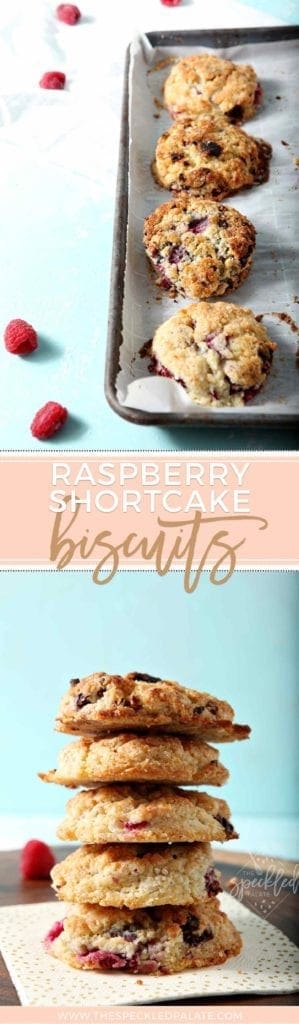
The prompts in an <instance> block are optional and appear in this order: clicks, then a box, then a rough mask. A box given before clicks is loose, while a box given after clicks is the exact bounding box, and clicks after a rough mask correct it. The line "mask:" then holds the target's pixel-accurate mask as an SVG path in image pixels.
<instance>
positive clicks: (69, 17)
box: [56, 4, 81, 25]
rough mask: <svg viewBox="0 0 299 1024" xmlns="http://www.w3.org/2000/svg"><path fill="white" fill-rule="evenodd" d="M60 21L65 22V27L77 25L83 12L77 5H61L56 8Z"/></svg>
mask: <svg viewBox="0 0 299 1024" xmlns="http://www.w3.org/2000/svg"><path fill="white" fill-rule="evenodd" d="M56 17H57V18H58V21H64V23H65V25H76V24H77V21H80V18H81V11H79V7H76V5H75V4H59V7H56Z"/></svg>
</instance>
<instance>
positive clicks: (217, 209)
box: [144, 193, 255, 299]
mask: <svg viewBox="0 0 299 1024" xmlns="http://www.w3.org/2000/svg"><path fill="white" fill-rule="evenodd" d="M144 244H145V248H146V252H147V255H148V257H149V259H150V261H151V263H152V265H153V267H154V269H155V271H156V272H157V274H158V283H159V284H160V285H161V287H162V288H167V289H168V295H172V296H175V295H177V294H179V295H183V296H184V295H188V296H190V297H191V298H200V299H205V298H209V296H211V295H223V294H224V293H225V292H227V291H232V290H233V289H235V288H238V287H239V285H240V284H241V283H242V281H244V280H245V278H246V277H247V275H248V273H249V270H250V267H251V264H252V253H253V250H254V247H255V229H254V227H253V224H251V222H250V221H249V220H248V219H247V217H244V215H243V214H241V213H239V212H238V210H234V209H233V207H228V206H223V205H220V204H219V203H216V202H212V201H207V200H202V199H198V198H197V197H196V196H193V195H188V194H186V193H185V194H184V195H181V196H176V197H175V198H173V199H170V200H169V202H167V203H163V204H162V206H159V207H158V208H157V209H156V210H154V212H153V213H150V214H149V216H148V217H146V219H145V222H144Z"/></svg>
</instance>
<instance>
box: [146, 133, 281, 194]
mask: <svg viewBox="0 0 299 1024" xmlns="http://www.w3.org/2000/svg"><path fill="white" fill-rule="evenodd" d="M271 152H272V150H271V146H269V144H268V143H267V142H264V141H263V139H255V138H253V136H251V135H247V133H246V132H244V131H242V129H241V128H237V127H235V126H233V125H230V124H228V121H227V118H226V117H224V115H223V114H220V113H217V114H215V113H213V115H211V114H203V115H202V116H201V117H198V118H196V120H193V121H190V120H185V121H178V122H176V123H175V124H174V125H172V127H171V128H169V129H168V131H166V132H164V134H163V135H161V136H160V138H159V139H158V142H157V147H156V157H155V161H154V163H153V174H154V177H155V178H156V180H157V182H158V184H159V185H162V187H163V188H167V189H170V190H172V191H174V192H191V193H192V194H193V195H197V196H200V198H201V199H216V200H217V201H219V200H221V199H225V197H226V196H230V195H233V193H234V192H239V191H240V189H243V188H251V187H252V185H261V184H262V183H263V182H265V181H267V179H268V174H269V160H270V157H271Z"/></svg>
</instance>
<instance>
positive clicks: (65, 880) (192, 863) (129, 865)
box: [51, 843, 221, 909]
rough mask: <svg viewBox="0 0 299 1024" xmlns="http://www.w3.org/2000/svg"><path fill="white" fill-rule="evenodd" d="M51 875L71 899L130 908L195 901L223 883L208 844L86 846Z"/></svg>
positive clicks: (56, 886)
mask: <svg viewBox="0 0 299 1024" xmlns="http://www.w3.org/2000/svg"><path fill="white" fill-rule="evenodd" d="M206 875H207V877H205V876H206ZM51 876H52V880H53V886H54V889H55V890H56V893H57V896H58V897H59V899H61V900H65V901H66V902H67V903H98V904H100V905H101V906H105V907H109V906H110V907H130V908H131V909H135V908H138V907H152V906H159V905H160V906H161V905H162V904H165V903H169V904H175V905H179V904H182V905H185V904H188V903H194V901H196V900H197V899H198V898H200V897H203V896H207V895H208V894H209V893H210V892H211V893H212V894H215V893H217V892H219V891H220V888H221V887H220V885H219V882H218V878H219V875H218V872H215V871H214V868H213V861H212V850H211V847H210V845H209V844H208V843H185V844H184V843H180V844H178V843H174V844H172V845H171V844H169V843H166V844H165V845H162V846H159V845H155V843H151V844H150V845H149V846H143V845H142V844H137V843H136V844H135V843H121V844H117V843H113V844H112V845H109V844H107V845H95V846H83V847H82V848H81V849H79V850H75V852H74V853H71V854H70V855H69V856H68V857H66V859H65V860H64V861H62V862H61V863H60V864H56V865H55V867H54V868H53V870H52V872H51Z"/></svg>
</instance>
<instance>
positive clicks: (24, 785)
mask: <svg viewBox="0 0 299 1024" xmlns="http://www.w3.org/2000/svg"><path fill="white" fill-rule="evenodd" d="M0 583H1V627H0V657H1V664H2V676H3V682H2V694H1V732H2V739H1V746H0V762H1V764H0V777H1V779H2V785H1V799H0V815H1V814H20V815H23V816H24V815H35V814H44V815H48V816H49V817H51V815H56V814H57V815H59V814H60V815H61V814H62V813H63V808H64V804H65V799H66V795H67V794H66V792H65V791H64V790H63V789H60V787H55V786H45V785H43V784H42V783H41V782H40V781H39V780H38V779H37V778H36V771H37V770H38V769H39V770H47V769H49V768H52V767H55V764H56V756H57V752H58V750H59V749H60V748H61V747H62V746H64V745H65V744H66V743H68V742H71V738H70V737H66V736H61V735H60V736H59V735H58V734H55V733H53V732H52V724H53V719H54V716H55V713H56V710H57V706H58V702H59V700H60V697H61V695H62V694H63V692H64V691H65V689H66V686H67V683H68V680H69V679H70V678H71V677H72V676H76V677H77V676H81V675H86V674H88V673H89V672H92V671H94V670H101V669H106V671H108V672H109V671H111V672H112V671H113V672H115V671H116V672H120V673H122V672H126V671H129V670H130V669H131V670H133V669H139V670H140V671H148V672H150V673H153V674H157V675H160V674H161V675H163V674H165V675H166V677H168V678H174V679H178V680H181V681H182V682H184V683H185V684H187V685H188V684H189V685H191V686H192V687H195V688H198V689H202V690H207V691H209V692H211V693H212V694H216V695H217V696H220V697H223V698H225V699H227V700H228V701H231V702H232V704H233V705H234V707H235V709H236V720H237V721H239V722H249V723H250V725H251V726H252V738H251V740H250V741H249V742H247V741H246V742H243V743H235V744H224V745H222V747H221V756H222V760H223V763H224V764H226V765H227V766H228V767H229V769H230V770H231V779H230V781H229V783H228V785H227V786H226V787H225V790H224V791H223V795H224V796H225V797H227V799H228V801H229V803H230V804H231V806H232V808H233V811H234V815H235V818H236V820H237V818H238V815H245V816H249V817H250V816H253V817H255V816H265V817H269V818H273V817H275V816H276V815H277V816H284V817H288V816H292V815H294V814H295V813H296V810H298V797H297V794H298V784H297V786H296V778H295V772H296V740H297V737H296V733H297V721H298V711H297V710H296V657H297V663H298V646H299V644H298V630H297V628H296V623H297V622H298V592H299V576H298V574H296V573H235V575H234V576H233V577H232V578H231V580H230V581H229V583H228V584H225V585H224V586H222V587H215V586H212V584H211V583H210V582H209V579H208V577H207V575H205V576H204V577H203V578H202V581H201V583H200V585H199V588H198V590H197V592H196V593H195V594H194V595H191V596H187V595H186V594H185V593H184V590H183V584H182V577H181V575H180V574H179V573H175V574H170V575H169V576H168V577H165V579H160V578H159V577H158V576H157V575H156V574H152V573H134V574H133V573H131V574H130V573H120V574H119V575H118V576H116V577H115V579H114V580H113V582H112V583H110V584H109V585H107V586H104V587H96V586H95V584H93V583H92V582H91V579H90V577H89V574H88V573H85V574H82V573H76V572H72V573H63V572H62V573H53V574H52V573H47V575H46V574H45V573H20V574H13V573H9V574H5V573H4V574H2V575H1V577H0ZM297 694H298V689H297ZM216 792H218V793H219V790H217V791H216ZM278 827H279V826H278ZM0 845H1V844H0ZM294 855H295V852H294Z"/></svg>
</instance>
